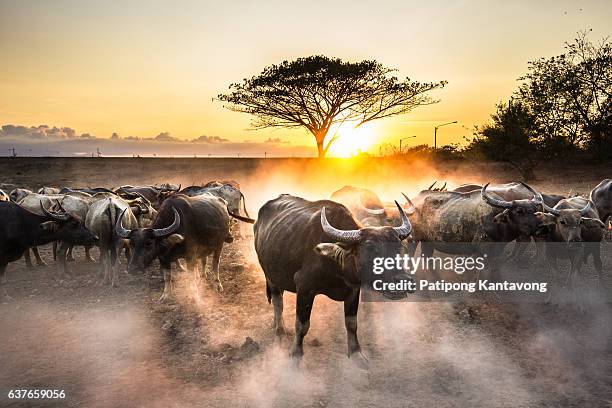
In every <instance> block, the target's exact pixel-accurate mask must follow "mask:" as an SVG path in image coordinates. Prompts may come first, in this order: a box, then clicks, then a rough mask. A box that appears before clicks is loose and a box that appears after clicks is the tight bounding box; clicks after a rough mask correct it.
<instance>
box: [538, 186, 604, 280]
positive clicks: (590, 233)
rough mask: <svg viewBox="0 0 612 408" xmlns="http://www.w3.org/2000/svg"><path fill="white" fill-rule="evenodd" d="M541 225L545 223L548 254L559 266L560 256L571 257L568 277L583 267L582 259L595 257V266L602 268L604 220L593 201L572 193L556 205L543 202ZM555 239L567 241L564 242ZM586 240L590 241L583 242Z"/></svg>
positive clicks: (599, 270) (554, 263) (598, 270)
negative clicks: (548, 242)
mask: <svg viewBox="0 0 612 408" xmlns="http://www.w3.org/2000/svg"><path fill="white" fill-rule="evenodd" d="M536 215H537V217H538V218H539V219H540V221H541V223H542V226H544V227H546V229H547V231H548V234H547V236H546V237H547V241H550V242H553V244H552V245H551V244H547V245H545V248H546V257H547V258H548V260H549V261H550V262H551V264H552V265H553V266H555V267H556V259H557V258H558V257H566V258H567V257H569V258H570V262H571V268H570V271H569V274H568V277H567V279H568V280H569V279H570V278H571V276H572V274H573V273H574V272H576V271H578V270H579V269H580V266H581V265H582V263H583V262H586V261H587V260H588V257H589V255H591V256H592V257H593V263H594V264H595V269H596V270H597V272H598V273H599V274H600V277H601V272H602V262H601V248H600V244H599V243H600V242H601V240H602V238H603V229H604V228H605V224H604V223H603V222H601V220H600V219H599V216H598V214H597V210H596V209H595V206H594V205H593V202H592V201H590V200H588V199H586V198H583V197H571V198H567V199H564V200H561V201H559V203H558V204H557V205H555V206H554V207H553V208H551V207H548V206H547V205H546V204H544V211H543V212H538V213H537V214H536ZM554 243H565V244H566V245H564V246H562V247H561V246H559V245H558V244H557V245H555V244H554ZM584 243H587V244H586V245H584Z"/></svg>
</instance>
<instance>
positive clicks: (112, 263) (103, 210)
mask: <svg viewBox="0 0 612 408" xmlns="http://www.w3.org/2000/svg"><path fill="white" fill-rule="evenodd" d="M134 211H138V207H137V206H135V207H133V208H132V207H130V204H129V203H127V202H126V201H125V200H123V199H121V198H120V197H117V196H112V197H105V198H103V199H101V200H98V201H96V202H94V203H92V204H91V207H90V208H89V211H88V212H87V217H86V219H85V225H86V226H87V228H89V229H90V230H91V231H93V232H94V233H95V234H96V235H98V237H99V238H100V239H99V241H98V246H99V247H100V269H101V272H102V275H103V283H104V284H107V283H109V282H110V284H111V286H116V285H117V284H118V267H117V258H118V254H119V253H120V251H121V249H122V248H123V247H124V246H125V245H126V241H125V239H124V238H123V237H121V236H118V235H117V234H115V224H116V223H117V221H118V219H119V216H120V215H121V216H122V218H123V223H124V225H126V226H127V227H128V228H138V221H137V220H136V216H135V215H134Z"/></svg>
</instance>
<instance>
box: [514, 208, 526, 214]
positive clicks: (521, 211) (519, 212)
mask: <svg viewBox="0 0 612 408" xmlns="http://www.w3.org/2000/svg"><path fill="white" fill-rule="evenodd" d="M524 212H525V211H523V209H522V208H519V209H518V210H516V213H517V214H523V213H524Z"/></svg>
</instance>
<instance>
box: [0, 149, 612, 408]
mask: <svg viewBox="0 0 612 408" xmlns="http://www.w3.org/2000/svg"><path fill="white" fill-rule="evenodd" d="M609 172H610V166H605V167H590V168H577V169H572V170H567V169H565V170H564V169H558V168H557V169H555V168H547V169H542V170H541V171H540V172H539V173H538V179H537V180H535V181H534V182H533V183H532V184H533V185H534V186H536V187H538V188H540V189H542V190H544V191H549V192H560V193H566V192H567V191H569V189H574V191H578V192H582V193H588V191H590V189H591V188H592V187H594V186H595V185H596V184H597V183H598V182H599V181H600V180H601V179H602V178H605V177H610V174H609ZM606 173H608V174H606ZM0 174H2V176H1V179H0V183H8V184H15V185H18V186H27V187H29V188H37V187H40V186H42V185H68V186H75V187H79V186H100V185H103V186H109V187H111V186H112V187H115V186H118V185H121V184H128V183H129V184H140V183H151V184H153V183H161V182H165V181H170V182H180V183H183V185H187V184H191V183H200V182H202V181H208V180H211V179H236V180H238V181H239V182H240V183H241V184H242V186H243V191H244V192H245V195H246V197H247V205H248V208H249V211H250V213H251V216H254V217H255V216H256V212H257V209H258V208H259V206H260V205H261V204H262V203H264V202H265V201H266V200H267V199H271V198H274V197H276V196H277V195H278V194H280V193H293V194H298V195H303V196H305V197H309V198H322V197H328V196H329V194H330V193H331V192H332V191H334V189H337V188H340V187H342V186H343V185H345V184H354V185H362V186H369V187H372V188H373V189H375V190H376V191H380V192H381V195H383V196H384V197H385V199H393V198H396V199H397V198H398V196H399V192H400V191H404V192H406V193H408V194H411V193H414V192H416V191H418V190H419V189H421V188H425V187H426V186H428V185H429V184H431V182H432V181H433V180H434V179H437V180H448V181H449V183H450V184H451V185H453V184H454V185H456V184H459V183H461V182H487V181H493V182H507V181H511V180H514V179H516V177H517V176H516V175H515V174H514V173H512V172H511V171H510V170H509V169H507V168H505V167H504V166H502V165H496V164H478V165H475V164H472V165H465V164H457V163H445V164H444V165H443V166H442V165H439V166H432V165H431V164H428V163H383V162H380V161H371V162H367V163H360V164H355V163H352V162H344V161H338V162H332V163H331V164H326V165H323V166H320V165H318V164H316V161H313V160H268V161H261V160H255V159H253V160H250V159H244V160H221V159H199V160H188V159H177V160H172V159H157V160H148V159H138V160H132V159H93V160H91V159H18V160H14V159H2V160H0ZM41 255H42V257H43V259H45V260H46V261H47V262H48V263H49V266H43V267H36V268H34V269H32V270H28V269H26V267H25V263H24V262H23V260H20V261H18V262H15V263H12V264H10V265H9V268H8V282H9V283H8V286H7V288H8V291H9V293H10V295H11V296H12V298H13V300H12V301H7V302H5V303H2V304H0V392H2V395H0V406H7V407H20V406H61V407H208V406H238V407H285V406H292V407H293V406H296V407H327V406H329V407H336V406H341V407H354V406H363V407H375V406H385V407H405V406H415V407H420V406H436V407H490V406H492V407H559V406H580V407H591V406H592V407H601V406H612V313H611V312H612V308H610V306H609V305H599V306H597V307H593V308H590V309H588V310H586V311H585V310H575V309H574V308H571V307H560V306H552V305H534V304H529V305H520V304H503V303H498V302H495V301H487V302H477V303H472V304H451V303H408V302H401V303H382V304H378V303H364V304H362V305H361V308H360V311H359V336H360V341H361V344H362V347H363V349H364V353H365V354H366V355H367V356H368V357H369V360H370V369H369V370H368V371H363V370H360V369H358V368H357V367H355V366H354V365H353V364H351V362H350V360H348V359H347V358H346V356H345V351H346V335H345V330H344V321H343V309H342V305H341V304H338V303H335V302H333V301H331V300H329V299H327V298H324V297H321V296H319V297H317V300H316V302H315V306H314V309H313V314H312V320H311V328H310V331H309V334H308V336H307V337H306V341H305V356H304V359H303V361H302V363H301V365H300V367H299V368H296V367H295V366H294V365H293V364H292V362H291V361H290V360H289V358H288V357H287V350H288V346H289V341H290V339H289V338H287V339H283V340H282V341H280V342H279V341H276V340H275V338H274V335H273V332H272V329H271V321H272V315H273V313H272V307H271V306H270V305H268V304H267V301H266V297H265V285H264V279H263V273H262V272H261V270H260V268H259V266H258V264H257V262H256V258H255V256H254V250H253V248H252V238H250V237H247V238H246V239H243V240H238V241H235V242H234V243H232V244H229V245H227V246H226V248H225V250H224V254H223V258H222V261H221V280H222V282H223V285H224V291H222V292H218V291H216V290H215V284H214V279H213V278H212V277H210V276H209V277H208V278H207V280H206V283H205V285H204V287H203V288H202V289H201V292H200V296H199V297H198V296H196V295H195V294H194V291H193V288H192V285H191V280H190V276H191V274H189V273H176V274H175V275H176V276H177V286H178V292H177V297H176V301H174V302H170V303H167V304H160V303H157V299H158V298H159V296H160V294H161V290H162V286H163V283H162V279H161V277H160V276H157V275H158V273H157V266H155V265H154V266H152V267H151V269H150V272H151V274H152V276H151V277H150V278H145V277H143V276H137V277H131V276H128V275H127V274H123V273H122V274H121V275H120V286H119V287H117V288H110V287H108V286H102V285H100V284H99V281H100V279H99V276H98V266H97V265H96V264H86V263H84V261H83V251H82V249H81V248H77V249H76V250H75V256H76V258H77V261H76V262H75V263H74V264H72V271H71V273H70V274H69V275H66V276H60V275H59V274H58V271H57V268H56V265H55V263H54V262H53V261H52V256H51V250H50V246H45V247H43V248H41ZM94 257H95V255H94ZM605 268H606V271H607V272H608V273H609V271H610V265H609V264H607V265H605ZM606 279H609V277H607V278H606ZM294 301H295V297H294V295H292V294H286V296H285V322H286V323H287V326H288V327H289V328H291V327H292V326H293V321H294V320H293V319H294V316H295V314H294V305H295V303H294ZM466 311H467V313H466ZM23 388H29V389H33V388H36V389H63V390H65V393H66V398H65V399H63V400H56V401H49V400H46V401H33V400H29V401H27V402H24V401H16V400H9V399H7V398H6V395H7V393H8V390H10V389H23Z"/></svg>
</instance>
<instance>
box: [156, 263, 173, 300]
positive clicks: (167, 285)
mask: <svg viewBox="0 0 612 408" xmlns="http://www.w3.org/2000/svg"><path fill="white" fill-rule="evenodd" d="M160 267H161V271H162V275H163V276H164V293H162V295H161V297H160V298H159V301H160V302H165V301H167V300H170V299H171V298H172V269H171V267H170V263H169V262H168V263H166V262H161V261H160Z"/></svg>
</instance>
